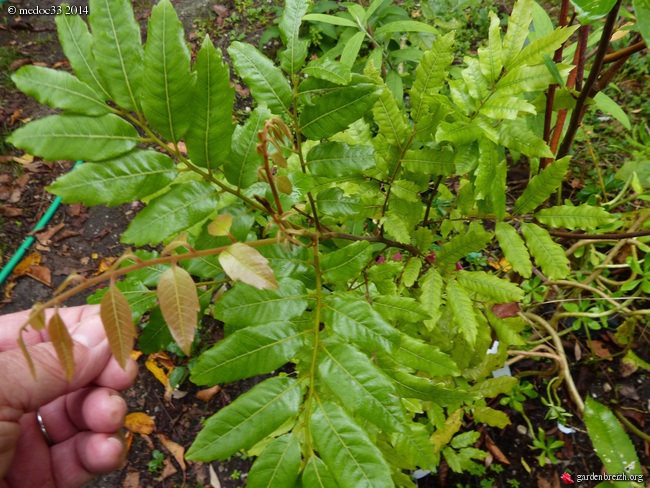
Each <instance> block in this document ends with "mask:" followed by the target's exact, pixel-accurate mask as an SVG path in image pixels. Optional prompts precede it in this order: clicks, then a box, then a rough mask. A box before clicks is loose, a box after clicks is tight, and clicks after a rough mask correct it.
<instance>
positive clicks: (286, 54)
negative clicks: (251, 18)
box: [278, 0, 311, 74]
mask: <svg viewBox="0 0 650 488" xmlns="http://www.w3.org/2000/svg"><path fill="white" fill-rule="evenodd" d="M310 6H311V2H309V1H308V0H289V1H287V2H285V5H284V10H283V12H282V17H281V18H280V24H279V25H278V27H279V29H280V38H281V39H282V43H283V44H284V45H285V49H284V50H283V51H282V52H281V53H280V63H281V65H282V69H283V70H284V71H286V72H287V73H289V74H293V73H295V72H297V71H298V70H299V69H300V67H301V66H302V65H303V64H304V62H305V57H307V48H308V46H309V43H308V42H307V41H306V40H300V25H301V24H302V18H303V17H304V15H305V14H306V13H307V10H309V7H310Z"/></svg>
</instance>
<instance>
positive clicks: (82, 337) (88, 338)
mask: <svg viewBox="0 0 650 488" xmlns="http://www.w3.org/2000/svg"><path fill="white" fill-rule="evenodd" d="M72 339H74V340H75V341H76V342H78V343H79V344H82V345H84V346H86V347H95V346H97V345H99V344H101V342H102V341H103V340H104V339H106V332H104V325H103V324H102V319H101V318H100V316H99V315H91V316H90V317H86V318H85V319H83V320H82V321H81V323H80V324H79V328H78V329H77V330H76V331H75V333H74V334H73V335H72Z"/></svg>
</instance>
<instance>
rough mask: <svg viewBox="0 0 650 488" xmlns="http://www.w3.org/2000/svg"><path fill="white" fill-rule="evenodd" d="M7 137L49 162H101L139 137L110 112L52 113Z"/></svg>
mask: <svg viewBox="0 0 650 488" xmlns="http://www.w3.org/2000/svg"><path fill="white" fill-rule="evenodd" d="M7 140H8V141H9V142H11V143H12V144H13V145H14V146H16V147H20V148H21V149H24V150H25V151H27V152H29V153H30V154H34V155H37V156H41V157H42V158H44V159H46V160H49V161H55V160H57V159H67V160H73V161H77V160H79V159H81V160H84V161H101V160H104V159H111V158H114V157H117V156H119V155H121V154H124V153H126V152H128V151H130V150H131V149H133V147H135V145H136V144H137V143H138V142H139V141H140V136H139V135H138V133H137V131H136V130H135V128H134V127H133V126H132V125H131V124H129V123H128V122H126V121H125V120H123V119H121V118H120V117H118V116H117V115H113V114H107V115H102V116H101V117H84V116H81V115H51V116H49V117H44V118H42V119H39V120H35V121H34V122H30V123H29V124H27V125H25V126H24V127H21V128H20V129H18V130H17V131H15V132H14V133H13V134H11V136H10V137H9V138H8V139H7Z"/></svg>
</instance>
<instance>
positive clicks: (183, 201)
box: [122, 181, 219, 246]
mask: <svg viewBox="0 0 650 488" xmlns="http://www.w3.org/2000/svg"><path fill="white" fill-rule="evenodd" d="M218 199H219V197H218V194H217V191H216V190H215V189H214V188H213V187H212V185H210V184H209V183H205V182H203V181H188V182H184V183H180V184H178V185H174V186H172V189H171V190H169V191H168V192H167V193H165V194H163V195H160V196H158V197H156V198H154V199H153V200H151V202H149V204H148V205H147V206H146V207H145V208H144V209H142V210H141V211H140V213H138V215H137V216H136V217H135V218H134V219H133V220H132V221H131V223H130V224H129V227H128V228H127V229H126V231H125V232H124V234H122V242H125V243H130V244H135V245H136V246H142V245H144V244H159V243H161V242H162V241H163V240H165V239H167V238H169V237H170V236H173V235H175V234H178V233H179V232H181V231H183V230H185V229H188V228H190V227H192V226H193V225H195V224H198V223H199V222H201V221H202V220H203V219H205V218H207V217H208V216H209V215H210V214H211V213H213V212H214V210H215V209H216V206H217V202H218Z"/></svg>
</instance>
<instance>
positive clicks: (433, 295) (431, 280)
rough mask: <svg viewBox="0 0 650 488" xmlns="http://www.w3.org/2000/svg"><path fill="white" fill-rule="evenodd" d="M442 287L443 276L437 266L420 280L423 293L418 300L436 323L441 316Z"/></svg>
mask: <svg viewBox="0 0 650 488" xmlns="http://www.w3.org/2000/svg"><path fill="white" fill-rule="evenodd" d="M442 288H443V280H442V276H441V275H440V272H439V271H438V270H437V269H436V268H430V269H429V270H428V271H427V272H426V273H425V274H424V276H423V277H422V279H421V280H420V289H421V294H420V297H419V298H418V300H419V302H420V304H421V305H422V306H423V307H424V309H425V310H426V311H427V312H428V313H429V315H430V316H431V322H432V323H435V322H436V321H437V319H438V318H440V305H441V304H442ZM426 323H429V321H427V322H426Z"/></svg>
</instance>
